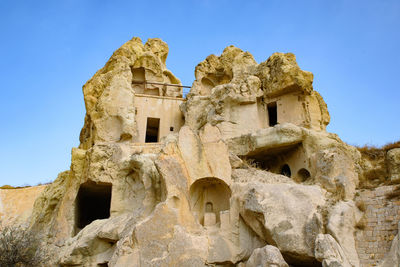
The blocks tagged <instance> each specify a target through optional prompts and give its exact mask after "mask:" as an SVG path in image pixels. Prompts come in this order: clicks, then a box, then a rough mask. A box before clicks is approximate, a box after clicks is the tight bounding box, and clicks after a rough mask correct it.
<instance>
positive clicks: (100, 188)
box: [75, 182, 112, 231]
mask: <svg viewBox="0 0 400 267" xmlns="http://www.w3.org/2000/svg"><path fill="white" fill-rule="evenodd" d="M111 189H112V185H111V184H96V183H94V182H86V183H84V184H81V186H80V188H79V191H78V195H77V197H76V200H75V201H76V216H75V223H76V228H77V229H78V231H79V230H80V229H82V228H84V227H85V226H86V225H88V224H90V223H91V222H93V221H94V220H97V219H106V218H109V217H110V205H111Z"/></svg>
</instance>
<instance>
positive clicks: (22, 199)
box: [0, 185, 47, 225]
mask: <svg viewBox="0 0 400 267" xmlns="http://www.w3.org/2000/svg"><path fill="white" fill-rule="evenodd" d="M46 186H47V185H39V186H31V187H25V188H16V189H0V222H1V223H3V225H8V224H14V223H17V224H18V223H23V222H26V221H27V219H28V218H29V216H30V215H31V213H32V208H33V203H34V202H35V200H36V198H37V197H38V196H39V195H40V194H41V193H42V192H43V190H44V189H45V188H46Z"/></svg>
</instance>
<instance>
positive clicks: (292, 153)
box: [0, 38, 400, 267]
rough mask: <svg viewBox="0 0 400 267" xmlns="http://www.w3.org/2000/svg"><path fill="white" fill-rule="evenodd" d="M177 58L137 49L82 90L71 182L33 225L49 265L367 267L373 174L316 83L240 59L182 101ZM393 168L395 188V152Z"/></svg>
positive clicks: (288, 64)
mask: <svg viewBox="0 0 400 267" xmlns="http://www.w3.org/2000/svg"><path fill="white" fill-rule="evenodd" d="M167 55H168V46H167V45H166V44H165V43H164V42H162V41H161V40H159V39H149V40H148V41H147V42H146V43H145V44H144V45H143V43H142V42H141V40H140V39H139V38H133V39H132V40H130V41H128V42H127V43H125V44H124V45H123V46H122V47H121V48H119V49H118V50H117V51H115V52H114V54H113V55H112V56H111V58H110V60H109V61H108V62H107V63H106V65H105V66H104V67H103V68H102V69H101V70H99V71H98V72H97V73H96V74H95V75H94V76H93V77H92V78H91V79H90V80H89V81H88V82H87V83H86V84H85V85H84V86H83V94H84V100H85V106H86V116H85V123H84V126H83V129H82V131H81V135H80V145H79V147H78V148H73V149H72V157H71V167H70V170H68V171H66V172H63V173H61V174H59V176H58V177H57V179H56V180H55V181H54V182H53V183H52V184H50V185H48V186H47V187H46V188H45V190H44V191H43V193H42V194H41V195H40V196H39V197H38V198H37V199H36V201H35V204H34V208H33V211H32V215H31V216H30V219H29V223H30V228H31V229H32V230H35V231H37V232H39V233H40V234H41V235H42V236H43V240H44V241H45V242H46V243H47V245H48V247H49V248H50V249H51V251H52V252H53V257H52V262H51V263H49V264H50V265H56V266H57V265H60V266H183V267H184V266H191V267H195V266H199V267H200V266H242V267H244V266H247V267H252V266H254V267H255V266H282V267H284V266H353V267H358V266H367V265H366V264H364V256H365V255H364V254H365V253H366V251H365V250H364V252H360V248H362V247H360V244H359V242H358V240H359V239H357V238H356V237H357V236H363V235H368V233H366V232H368V231H363V229H361V228H362V227H361V225H362V224H363V222H364V223H365V221H366V220H367V217H368V216H367V215H368V214H369V213H368V210H366V209H365V208H363V207H362V205H360V203H358V202H357V199H358V198H360V197H361V196H360V193H359V191H360V178H359V177H361V176H362V175H363V173H364V171H365V170H366V169H368V168H371V165H368V164H367V163H366V160H365V158H363V157H362V155H361V154H360V152H359V151H358V150H357V149H356V148H355V147H352V146H349V145H347V144H345V143H344V142H342V141H341V140H340V139H339V137H338V136H337V135H335V134H332V133H328V132H326V130H325V129H326V126H327V125H328V123H329V120H330V117H329V113H328V110H327V105H326V104H325V102H324V100H323V99H322V97H321V96H320V95H319V94H318V93H317V92H316V91H314V89H313V85H312V82H313V74H312V73H310V72H307V71H303V70H301V69H300V68H299V66H298V65H297V63H296V59H295V56H294V55H293V54H290V53H287V54H283V53H274V54H273V55H272V56H271V57H270V58H269V59H268V60H266V61H265V62H262V63H260V64H257V62H256V61H255V60H254V58H253V57H252V55H251V54H250V53H248V52H243V51H242V50H240V49H239V48H236V47H233V46H229V47H227V48H226V49H225V50H224V51H223V53H222V54H221V55H220V56H215V55H211V56H208V57H207V58H206V59H205V60H204V61H203V62H201V63H200V64H198V65H197V67H196V69H195V77H196V80H195V81H194V82H193V85H192V87H191V90H190V92H189V94H188V95H187V96H186V98H185V99H184V98H182V85H181V83H180V81H179V80H178V79H177V78H176V77H175V76H174V75H173V74H172V73H171V72H170V71H169V70H167V68H166V65H165V62H166V58H167ZM387 158H388V160H387V161H388V166H390V167H389V173H390V175H391V177H392V180H398V175H399V162H400V160H399V153H398V150H396V149H394V150H393V151H390V153H389V152H388V153H387ZM367 165H368V166H367ZM0 193H1V192H0ZM388 201H389V200H388ZM397 204H398V205H399V206H400V203H397ZM397 204H396V205H397ZM399 214H400V212H399ZM366 227H372V226H371V225H367V226H366ZM364 232H365V233H364ZM395 240H396V242H397V243H398V238H397V237H396V238H395ZM397 243H395V242H394V245H393V246H394V248H393V249H392V251H393V252H390V253H392V254H396V253H397V254H396V255H397V257H398V253H399V252H398V249H397V247H398V245H397ZM396 246H397V247H396ZM388 255H389V254H388ZM383 257H384V255H380V258H381V259H382V258H383ZM389 261H390V260H386V261H385V262H389ZM397 262H398V260H397ZM384 266H388V265H387V264H386V265H384Z"/></svg>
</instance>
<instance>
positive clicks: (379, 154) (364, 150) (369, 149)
mask: <svg viewBox="0 0 400 267" xmlns="http://www.w3.org/2000/svg"><path fill="white" fill-rule="evenodd" d="M356 147H357V149H358V151H360V152H361V154H362V155H363V156H367V157H368V158H369V159H372V160H377V159H380V158H384V157H385V154H386V152H387V151H388V150H390V149H393V148H400V141H397V142H393V143H387V144H386V145H384V146H382V147H376V146H369V145H365V146H362V147H358V146H356Z"/></svg>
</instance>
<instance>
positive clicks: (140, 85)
mask: <svg viewBox="0 0 400 267" xmlns="http://www.w3.org/2000/svg"><path fill="white" fill-rule="evenodd" d="M145 80H146V77H145V69H144V68H143V67H141V68H132V88H133V90H135V93H137V94H143V93H144V90H145V84H144V82H145Z"/></svg>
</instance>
